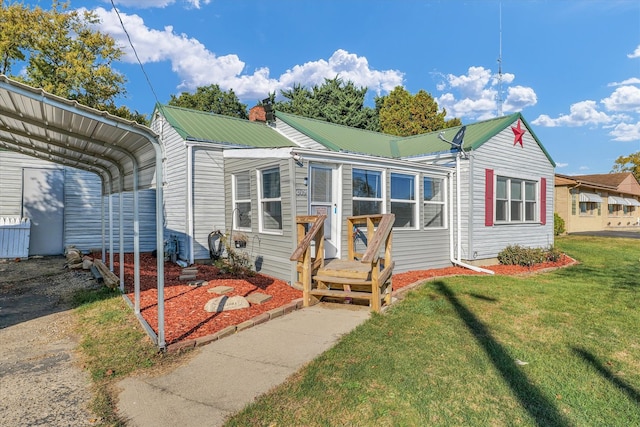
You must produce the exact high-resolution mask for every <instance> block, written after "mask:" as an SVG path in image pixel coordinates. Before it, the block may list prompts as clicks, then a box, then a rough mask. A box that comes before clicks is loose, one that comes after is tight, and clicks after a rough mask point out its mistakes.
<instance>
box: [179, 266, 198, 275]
mask: <svg viewBox="0 0 640 427" xmlns="http://www.w3.org/2000/svg"><path fill="white" fill-rule="evenodd" d="M182 274H198V267H186V268H183V269H182Z"/></svg>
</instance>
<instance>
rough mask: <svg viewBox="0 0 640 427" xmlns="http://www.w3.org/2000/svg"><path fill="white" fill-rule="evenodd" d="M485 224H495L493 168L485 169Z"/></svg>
mask: <svg viewBox="0 0 640 427" xmlns="http://www.w3.org/2000/svg"><path fill="white" fill-rule="evenodd" d="M484 180H485V184H484V225H486V226H487V227H491V226H492V225H493V169H485V171H484Z"/></svg>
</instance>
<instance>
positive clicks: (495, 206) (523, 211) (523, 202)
mask: <svg viewBox="0 0 640 427" xmlns="http://www.w3.org/2000/svg"><path fill="white" fill-rule="evenodd" d="M498 178H504V179H506V180H507V198H506V199H498ZM511 180H517V181H520V187H521V189H520V190H521V191H520V192H521V195H522V198H521V199H520V200H519V202H520V205H521V210H520V212H521V214H522V219H520V220H512V219H511V202H512V199H511ZM526 182H531V183H533V184H534V185H535V187H536V188H535V195H536V200H535V207H534V210H533V212H534V219H532V220H526V219H525V218H526V216H527V214H526V208H527V206H526V201H527V200H526V185H525V183H526ZM493 188H494V192H493V222H494V224H496V225H506V224H540V180H539V179H538V180H535V179H528V178H519V177H514V176H507V175H500V174H497V173H496V174H495V177H494V182H493ZM498 200H506V202H507V219H501V220H499V219H497V215H498ZM579 210H580V209H579V207H578V211H579Z"/></svg>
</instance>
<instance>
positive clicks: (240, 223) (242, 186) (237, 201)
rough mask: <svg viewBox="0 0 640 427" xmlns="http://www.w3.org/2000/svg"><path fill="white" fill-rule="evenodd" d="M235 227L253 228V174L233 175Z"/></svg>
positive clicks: (238, 228)
mask: <svg viewBox="0 0 640 427" xmlns="http://www.w3.org/2000/svg"><path fill="white" fill-rule="evenodd" d="M233 215H234V216H233V229H234V230H247V231H250V230H251V175H250V174H249V172H241V173H238V174H235V175H233Z"/></svg>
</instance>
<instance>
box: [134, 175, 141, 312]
mask: <svg viewBox="0 0 640 427" xmlns="http://www.w3.org/2000/svg"><path fill="white" fill-rule="evenodd" d="M133 168H134V173H133V268H134V273H133V277H134V279H133V280H134V289H135V300H136V301H135V312H136V314H140V213H139V212H138V209H139V208H140V204H139V203H138V165H137V164H134V167H133Z"/></svg>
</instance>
